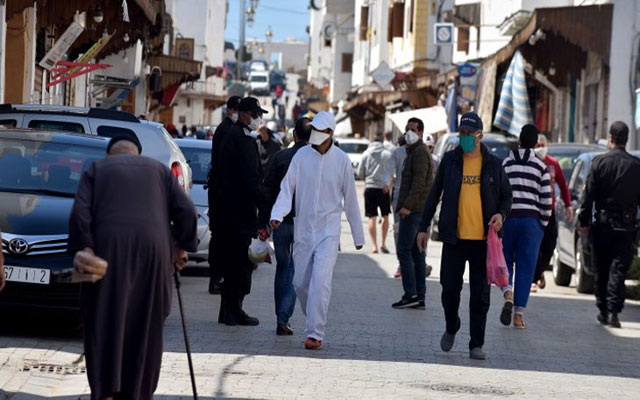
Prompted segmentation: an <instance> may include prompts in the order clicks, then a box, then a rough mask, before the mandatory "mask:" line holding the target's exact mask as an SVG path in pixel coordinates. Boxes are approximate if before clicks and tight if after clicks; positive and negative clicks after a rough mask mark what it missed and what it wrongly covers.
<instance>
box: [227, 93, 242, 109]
mask: <svg viewBox="0 0 640 400" xmlns="http://www.w3.org/2000/svg"><path fill="white" fill-rule="evenodd" d="M241 101H242V97H240V96H231V97H229V100H227V108H230V109H232V110H237V109H238V106H239V105H240V102H241Z"/></svg>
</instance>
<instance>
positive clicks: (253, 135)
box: [249, 131, 260, 139]
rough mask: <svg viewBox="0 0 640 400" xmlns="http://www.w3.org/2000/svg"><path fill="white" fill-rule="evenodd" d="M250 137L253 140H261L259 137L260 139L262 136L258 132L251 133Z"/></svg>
mask: <svg viewBox="0 0 640 400" xmlns="http://www.w3.org/2000/svg"><path fill="white" fill-rule="evenodd" d="M249 136H251V137H252V138H254V139H257V138H259V137H260V134H258V132H257V131H251V132H250V133H249Z"/></svg>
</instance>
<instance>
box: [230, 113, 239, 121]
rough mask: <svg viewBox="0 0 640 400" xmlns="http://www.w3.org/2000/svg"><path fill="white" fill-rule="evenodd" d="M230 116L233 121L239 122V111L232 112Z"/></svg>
mask: <svg viewBox="0 0 640 400" xmlns="http://www.w3.org/2000/svg"><path fill="white" fill-rule="evenodd" d="M230 118H231V122H233V123H234V124H235V123H236V122H238V113H233V114H231V117H230Z"/></svg>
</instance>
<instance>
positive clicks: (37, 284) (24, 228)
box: [0, 129, 109, 314]
mask: <svg viewBox="0 0 640 400" xmlns="http://www.w3.org/2000/svg"><path fill="white" fill-rule="evenodd" d="M108 142H109V138H104V137H99V136H92V135H83V134H72V133H62V132H44V131H29V130H16V129H12V130H4V129H3V130H0V230H1V231H2V253H3V255H4V261H5V268H4V269H5V275H6V278H7V284H6V287H5V289H4V290H3V291H2V292H0V314H4V313H5V312H15V311H17V312H21V311H23V310H24V311H27V310H47V311H50V310H63V311H65V310H66V311H72V312H77V311H78V310H79V293H80V286H79V285H77V284H71V283H68V282H69V281H70V269H71V268H72V259H71V256H70V255H69V253H68V249H67V246H68V222H69V214H70V212H71V208H72V206H73V200H74V197H75V193H76V189H77V187H78V184H79V182H80V177H81V175H82V173H83V172H84V171H85V170H86V169H87V168H88V167H89V165H91V163H92V162H93V161H95V160H98V159H100V158H103V157H104V155H105V151H106V147H107V144H108Z"/></svg>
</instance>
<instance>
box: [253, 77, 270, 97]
mask: <svg viewBox="0 0 640 400" xmlns="http://www.w3.org/2000/svg"><path fill="white" fill-rule="evenodd" d="M270 89H271V88H270V87H269V73H268V72H266V71H264V72H263V71H251V74H250V75H249V92H250V93H251V94H255V95H263V96H267V95H269V93H271V92H270Z"/></svg>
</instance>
